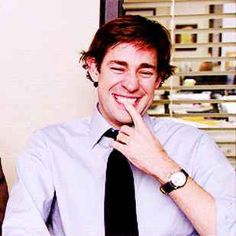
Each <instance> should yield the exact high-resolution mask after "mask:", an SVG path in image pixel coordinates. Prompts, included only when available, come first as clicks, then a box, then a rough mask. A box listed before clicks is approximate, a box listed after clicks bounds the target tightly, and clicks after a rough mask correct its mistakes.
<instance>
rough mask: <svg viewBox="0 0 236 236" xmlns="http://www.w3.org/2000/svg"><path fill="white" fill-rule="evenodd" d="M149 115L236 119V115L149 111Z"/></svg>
mask: <svg viewBox="0 0 236 236" xmlns="http://www.w3.org/2000/svg"><path fill="white" fill-rule="evenodd" d="M148 114H149V115H151V116H158V117H176V118H178V117H212V118H213V117H215V118H228V117H236V113H205V112H204V113H203V112H202V113H201V112H198V113H165V114H163V113H158V112H157V111H155V110H148Z"/></svg>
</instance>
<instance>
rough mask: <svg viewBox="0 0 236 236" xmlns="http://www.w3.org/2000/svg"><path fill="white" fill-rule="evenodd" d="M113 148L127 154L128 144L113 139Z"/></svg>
mask: <svg viewBox="0 0 236 236" xmlns="http://www.w3.org/2000/svg"><path fill="white" fill-rule="evenodd" d="M111 146H112V148H114V149H116V150H118V151H119V152H121V153H122V154H123V155H124V156H126V152H127V146H126V145H125V144H122V143H119V142H118V141H115V140H114V141H112V143H111Z"/></svg>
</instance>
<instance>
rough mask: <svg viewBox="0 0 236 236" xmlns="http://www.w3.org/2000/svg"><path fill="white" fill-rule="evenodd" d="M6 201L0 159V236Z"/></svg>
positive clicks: (4, 182)
mask: <svg viewBox="0 0 236 236" xmlns="http://www.w3.org/2000/svg"><path fill="white" fill-rule="evenodd" d="M7 199H8V189H7V182H6V179H5V176H4V173H3V170H2V164H1V158H0V236H1V235H2V222H3V218H4V214H5V210H6V204H7Z"/></svg>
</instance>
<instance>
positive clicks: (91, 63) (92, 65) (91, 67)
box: [86, 57, 99, 81]
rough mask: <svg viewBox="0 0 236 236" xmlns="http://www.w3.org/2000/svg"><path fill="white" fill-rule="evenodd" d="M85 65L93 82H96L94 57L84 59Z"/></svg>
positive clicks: (96, 70) (96, 71)
mask: <svg viewBox="0 0 236 236" xmlns="http://www.w3.org/2000/svg"><path fill="white" fill-rule="evenodd" d="M86 64H87V66H88V72H89V74H90V76H91V77H92V79H93V81H98V75H99V72H98V69H97V63H96V59H95V58H94V57H88V58H87V59H86Z"/></svg>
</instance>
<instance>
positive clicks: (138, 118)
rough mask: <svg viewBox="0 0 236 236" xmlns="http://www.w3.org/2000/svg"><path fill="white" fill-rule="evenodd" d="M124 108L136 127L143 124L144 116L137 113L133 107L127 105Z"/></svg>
mask: <svg viewBox="0 0 236 236" xmlns="http://www.w3.org/2000/svg"><path fill="white" fill-rule="evenodd" d="M124 106H125V109H126V110H127V111H128V112H129V114H130V116H131V118H132V120H133V122H134V125H135V126H137V125H140V124H143V119H142V116H141V115H140V114H139V113H138V112H137V111H136V109H135V108H134V107H133V105H131V104H129V103H125V104H124Z"/></svg>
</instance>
